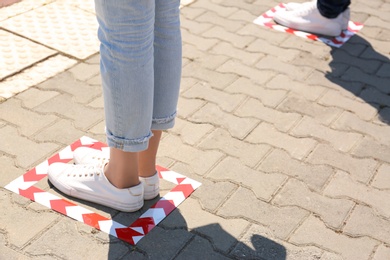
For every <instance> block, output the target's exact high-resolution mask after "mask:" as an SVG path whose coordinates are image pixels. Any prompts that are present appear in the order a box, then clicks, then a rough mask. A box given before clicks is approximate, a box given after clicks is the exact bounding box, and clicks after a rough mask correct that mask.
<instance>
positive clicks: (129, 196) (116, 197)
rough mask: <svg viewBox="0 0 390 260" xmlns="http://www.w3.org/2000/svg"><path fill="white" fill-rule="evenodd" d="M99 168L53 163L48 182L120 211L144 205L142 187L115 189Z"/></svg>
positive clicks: (62, 190) (79, 196) (137, 208)
mask: <svg viewBox="0 0 390 260" xmlns="http://www.w3.org/2000/svg"><path fill="white" fill-rule="evenodd" d="M103 167H104V166H103V165H102V166H94V165H73V164H67V163H53V164H51V165H50V166H49V171H48V177H49V180H50V182H51V183H52V184H53V185H54V186H55V187H56V188H57V189H59V190H60V191H61V192H63V193H65V194H67V195H69V196H72V197H75V198H79V199H82V200H87V201H91V202H94V203H97V204H100V205H104V206H107V207H110V208H113V209H117V210H120V211H124V212H134V211H137V210H139V209H140V208H142V206H143V205H144V200H143V196H144V192H143V185H142V184H141V183H140V184H138V185H137V186H134V187H131V188H128V189H118V188H116V187H115V186H114V185H112V184H111V183H110V182H109V180H108V179H107V178H106V176H105V175H104V172H103Z"/></svg>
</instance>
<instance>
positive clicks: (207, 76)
mask: <svg viewBox="0 0 390 260" xmlns="http://www.w3.org/2000/svg"><path fill="white" fill-rule="evenodd" d="M222 66H223V65H222ZM183 76H184V77H192V78H195V79H198V80H201V81H205V82H208V83H209V84H210V85H211V87H213V88H218V89H223V88H225V87H226V86H228V85H229V84H231V83H232V82H233V81H235V80H236V79H237V75H235V74H234V72H231V73H229V72H227V73H226V71H215V70H209V69H205V68H202V67H201V66H200V64H199V63H196V62H191V63H190V64H188V65H187V66H185V67H184V68H183Z"/></svg>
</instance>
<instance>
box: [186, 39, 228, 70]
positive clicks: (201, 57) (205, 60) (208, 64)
mask: <svg viewBox="0 0 390 260" xmlns="http://www.w3.org/2000/svg"><path fill="white" fill-rule="evenodd" d="M183 57H184V58H187V59H189V60H190V62H191V61H195V62H197V63H201V64H202V67H204V68H206V69H211V70H214V69H216V68H218V67H219V66H221V65H222V64H223V63H225V62H226V61H227V60H228V59H229V57H228V56H226V54H225V53H223V54H221V55H218V54H216V55H213V54H211V52H210V51H209V52H204V51H200V50H198V49H197V47H196V46H194V45H191V44H184V45H183ZM183 66H186V64H184V65H183Z"/></svg>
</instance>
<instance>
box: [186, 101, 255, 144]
mask: <svg viewBox="0 0 390 260" xmlns="http://www.w3.org/2000/svg"><path fill="white" fill-rule="evenodd" d="M190 120H193V121H195V122H198V123H209V124H212V125H214V126H218V127H221V128H223V129H226V130H227V131H229V133H230V134H231V135H232V136H233V137H235V138H238V139H244V138H245V136H247V135H248V134H249V133H250V132H251V131H252V130H253V129H254V128H255V126H256V125H257V123H258V120H256V119H252V118H241V117H237V116H234V115H232V114H229V113H226V112H224V111H222V110H221V109H220V108H219V107H218V106H217V105H214V104H211V103H207V104H206V105H205V106H204V107H202V108H201V109H200V110H198V111H197V112H196V113H194V114H193V115H192V116H191V117H190Z"/></svg>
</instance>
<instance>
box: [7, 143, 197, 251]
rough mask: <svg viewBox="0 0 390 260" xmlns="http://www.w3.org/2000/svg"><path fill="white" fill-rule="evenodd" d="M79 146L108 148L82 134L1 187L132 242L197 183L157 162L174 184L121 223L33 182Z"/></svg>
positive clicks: (70, 157)
mask: <svg viewBox="0 0 390 260" xmlns="http://www.w3.org/2000/svg"><path fill="white" fill-rule="evenodd" d="M81 146H85V147H91V148H94V149H100V150H102V151H104V152H106V151H107V150H108V148H107V146H106V145H105V144H104V143H101V142H98V141H96V140H93V139H91V138H89V137H85V136H84V137H82V138H80V139H79V140H77V141H76V142H74V143H73V144H71V145H69V146H67V147H65V148H64V149H63V150H62V151H60V152H59V153H57V154H55V155H53V156H52V157H50V158H49V159H48V160H46V161H44V162H42V163H40V164H39V165H38V166H36V167H35V168H34V169H31V170H29V171H28V172H26V173H25V174H24V175H22V176H20V177H18V178H17V179H15V180H14V181H12V182H11V183H9V184H8V185H6V186H5V188H6V189H8V190H10V191H13V192H15V193H17V194H20V195H22V196H24V197H26V198H29V199H31V200H33V201H35V202H37V203H39V204H41V205H43V206H45V207H48V208H50V209H53V210H55V211H57V212H59V213H62V214H64V215H66V216H68V217H71V218H73V219H75V220H78V221H80V222H83V223H85V224H87V225H89V226H92V227H94V228H97V229H99V230H101V231H103V232H106V233H108V234H110V235H112V236H115V237H117V238H119V239H122V240H124V241H126V242H128V243H130V244H133V245H135V244H137V243H138V241H139V240H140V239H141V238H143V237H144V236H146V235H147V234H148V233H149V232H150V231H151V230H152V229H153V228H154V227H155V226H156V225H157V224H158V223H160V222H161V221H162V220H163V219H164V218H165V217H166V216H168V215H169V213H171V212H172V211H173V210H174V209H175V208H177V206H179V205H180V203H182V202H183V201H184V200H185V199H186V198H188V196H190V194H191V193H192V192H193V191H195V190H196V189H197V188H198V187H199V186H200V185H201V183H200V182H197V181H195V180H192V179H190V178H188V177H186V176H184V175H181V174H179V173H177V172H174V171H170V170H168V169H165V168H163V167H161V166H157V171H158V174H159V177H160V178H162V179H164V180H167V181H170V182H172V183H174V184H176V186H175V187H174V188H173V189H172V190H171V191H170V192H168V193H167V194H166V195H164V196H163V197H162V198H161V199H160V200H159V201H158V202H156V203H155V204H154V205H153V206H151V207H150V208H149V209H148V210H147V211H146V212H145V213H144V214H142V215H141V216H140V217H139V218H138V219H137V220H136V221H134V223H132V224H131V225H130V226H125V225H122V224H120V223H118V222H115V221H114V220H112V219H109V218H106V217H104V216H101V215H99V214H97V213H95V212H93V211H91V210H89V209H86V208H83V207H81V206H78V205H77V204H75V203H73V202H70V201H68V200H65V199H63V198H60V197H58V196H56V195H53V194H51V193H49V192H46V191H43V190H41V189H39V188H37V187H35V186H34V185H35V184H36V183H37V182H38V181H40V180H42V179H43V178H45V177H46V176H47V170H48V167H49V165H50V164H52V163H54V162H64V163H67V162H69V161H71V160H72V159H73V151H74V150H75V149H76V148H78V147H81Z"/></svg>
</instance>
